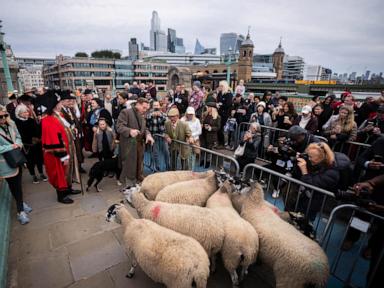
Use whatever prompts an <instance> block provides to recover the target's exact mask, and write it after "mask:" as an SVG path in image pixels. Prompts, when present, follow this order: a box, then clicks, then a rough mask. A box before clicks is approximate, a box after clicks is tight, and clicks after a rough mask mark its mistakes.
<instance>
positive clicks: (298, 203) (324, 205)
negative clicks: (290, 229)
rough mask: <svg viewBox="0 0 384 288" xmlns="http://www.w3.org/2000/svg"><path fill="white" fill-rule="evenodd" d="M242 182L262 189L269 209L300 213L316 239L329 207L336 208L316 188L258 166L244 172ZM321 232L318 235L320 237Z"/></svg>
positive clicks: (329, 195)
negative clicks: (269, 204) (247, 181)
mask: <svg viewBox="0 0 384 288" xmlns="http://www.w3.org/2000/svg"><path fill="white" fill-rule="evenodd" d="M243 179H244V180H249V179H254V180H257V181H258V182H260V183H261V184H262V185H263V187H264V192H265V197H266V199H267V200H268V201H269V202H271V203H272V204H273V205H275V206H277V207H279V208H280V209H283V210H285V211H290V212H301V213H302V214H304V215H305V219H309V223H310V225H311V226H313V227H312V228H313V232H315V234H316V237H317V238H319V237H320V235H321V234H322V232H321V231H320V230H321V228H324V227H322V226H324V225H321V224H322V222H323V223H324V222H326V221H327V219H328V216H327V214H328V212H330V211H327V210H329V206H330V205H334V206H335V205H336V201H335V199H334V198H335V194H334V193H333V192H330V191H327V190H325V189H321V188H319V187H316V186H313V185H310V184H307V183H304V182H302V181H300V180H297V179H295V178H292V177H291V176H289V175H285V174H281V173H279V172H276V171H274V170H271V169H269V168H267V167H264V166H260V165H258V164H253V163H252V164H248V165H246V166H245V168H244V172H243ZM320 232H321V233H320Z"/></svg>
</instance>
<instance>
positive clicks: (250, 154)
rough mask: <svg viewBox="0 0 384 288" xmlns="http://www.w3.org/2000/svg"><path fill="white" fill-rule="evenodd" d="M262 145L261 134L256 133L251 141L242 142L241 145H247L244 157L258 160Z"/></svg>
mask: <svg viewBox="0 0 384 288" xmlns="http://www.w3.org/2000/svg"><path fill="white" fill-rule="evenodd" d="M260 143H261V135H260V134H259V133H255V134H254V135H253V137H252V139H251V140H250V141H247V142H245V141H241V142H240V145H244V144H245V149H244V154H243V156H242V157H246V158H250V159H256V157H257V151H258V149H259V145H260Z"/></svg>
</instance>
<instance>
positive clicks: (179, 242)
mask: <svg viewBox="0 0 384 288" xmlns="http://www.w3.org/2000/svg"><path fill="white" fill-rule="evenodd" d="M111 220H114V221H116V222H118V223H121V224H122V225H123V226H124V242H125V244H126V246H127V249H128V251H129V253H130V257H131V259H132V264H131V268H130V270H129V273H128V275H127V277H129V278H132V277H133V275H134V273H135V267H136V266H137V263H138V264H139V265H140V267H141V268H142V269H143V271H144V272H145V273H146V274H147V275H148V276H149V277H150V278H151V279H152V280H154V281H155V282H160V283H163V284H165V285H166V286H167V287H170V288H181V287H186V288H187V287H188V288H190V287H194V285H196V287H200V288H205V287H206V285H207V280H208V277H209V259H208V255H207V253H206V252H205V251H204V249H203V247H201V245H200V244H199V243H198V242H197V241H196V240H195V239H193V238H191V237H187V236H184V235H182V234H180V233H177V232H175V231H172V230H170V229H167V228H164V227H161V226H160V225H158V224H156V223H154V222H152V221H149V220H146V219H135V218H134V217H133V216H132V215H131V214H130V213H129V212H128V210H127V209H126V207H125V206H124V205H122V204H114V205H112V206H111V207H110V208H109V209H108V212H107V221H111Z"/></svg>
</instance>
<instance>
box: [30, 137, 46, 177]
mask: <svg viewBox="0 0 384 288" xmlns="http://www.w3.org/2000/svg"><path fill="white" fill-rule="evenodd" d="M26 158H27V167H28V171H29V173H30V174H31V176H35V175H36V173H35V166H37V170H38V171H39V173H40V174H43V162H44V158H43V150H42V147H41V144H36V145H32V146H30V147H29V150H28V153H27V154H26Z"/></svg>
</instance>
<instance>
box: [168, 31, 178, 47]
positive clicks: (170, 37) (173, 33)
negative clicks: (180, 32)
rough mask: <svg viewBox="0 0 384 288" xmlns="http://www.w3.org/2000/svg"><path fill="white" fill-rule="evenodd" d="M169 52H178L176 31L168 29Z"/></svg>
mask: <svg viewBox="0 0 384 288" xmlns="http://www.w3.org/2000/svg"><path fill="white" fill-rule="evenodd" d="M168 51H169V52H172V53H175V52H176V30H175V29H171V28H168Z"/></svg>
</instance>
